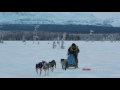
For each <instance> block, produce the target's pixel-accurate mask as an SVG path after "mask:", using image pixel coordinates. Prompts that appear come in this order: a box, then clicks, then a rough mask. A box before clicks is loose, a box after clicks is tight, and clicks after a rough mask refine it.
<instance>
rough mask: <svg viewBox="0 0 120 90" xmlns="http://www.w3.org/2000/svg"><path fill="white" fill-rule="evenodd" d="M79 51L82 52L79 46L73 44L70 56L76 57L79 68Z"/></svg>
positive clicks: (69, 51)
mask: <svg viewBox="0 0 120 90" xmlns="http://www.w3.org/2000/svg"><path fill="white" fill-rule="evenodd" d="M79 51H80V50H79V48H78V46H77V45H76V44H75V43H73V44H72V45H71V46H70V47H69V48H68V55H70V54H73V55H74V58H75V61H76V63H77V66H78V58H77V56H78V53H79Z"/></svg>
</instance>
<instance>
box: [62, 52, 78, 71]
mask: <svg viewBox="0 0 120 90" xmlns="http://www.w3.org/2000/svg"><path fill="white" fill-rule="evenodd" d="M61 64H62V69H65V70H66V69H67V68H69V67H75V68H77V67H78V66H77V62H76V61H75V58H74V56H73V54H70V55H69V57H68V59H61Z"/></svg>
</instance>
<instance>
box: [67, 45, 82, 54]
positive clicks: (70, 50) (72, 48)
mask: <svg viewBox="0 0 120 90" xmlns="http://www.w3.org/2000/svg"><path fill="white" fill-rule="evenodd" d="M79 52H80V50H79V48H78V46H77V45H75V46H72V45H71V46H70V47H69V48H68V55H69V54H74V55H77V54H78V53H79Z"/></svg>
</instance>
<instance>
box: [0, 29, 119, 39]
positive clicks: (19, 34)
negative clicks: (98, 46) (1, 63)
mask: <svg viewBox="0 0 120 90" xmlns="http://www.w3.org/2000/svg"><path fill="white" fill-rule="evenodd" d="M36 33H37V34H36V35H37V36H38V38H37V39H39V40H50V41H51V40H55V39H57V38H58V37H59V38H60V40H61V39H62V37H63V33H66V39H65V40H84V41H90V40H92V41H105V40H108V41H120V33H93V34H83V33H68V32H52V31H37V32H36ZM33 36H34V31H23V30H9V31H4V30H0V41H2V40H18V41H19V40H23V37H24V39H26V40H28V41H29V40H34V38H33Z"/></svg>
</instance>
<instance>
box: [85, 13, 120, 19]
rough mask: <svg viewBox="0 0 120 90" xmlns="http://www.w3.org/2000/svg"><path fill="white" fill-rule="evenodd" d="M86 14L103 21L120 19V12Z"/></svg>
mask: <svg viewBox="0 0 120 90" xmlns="http://www.w3.org/2000/svg"><path fill="white" fill-rule="evenodd" d="M86 13H91V14H93V15H94V16H96V17H98V18H100V19H102V20H104V19H106V18H110V17H113V16H117V17H120V12H86Z"/></svg>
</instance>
